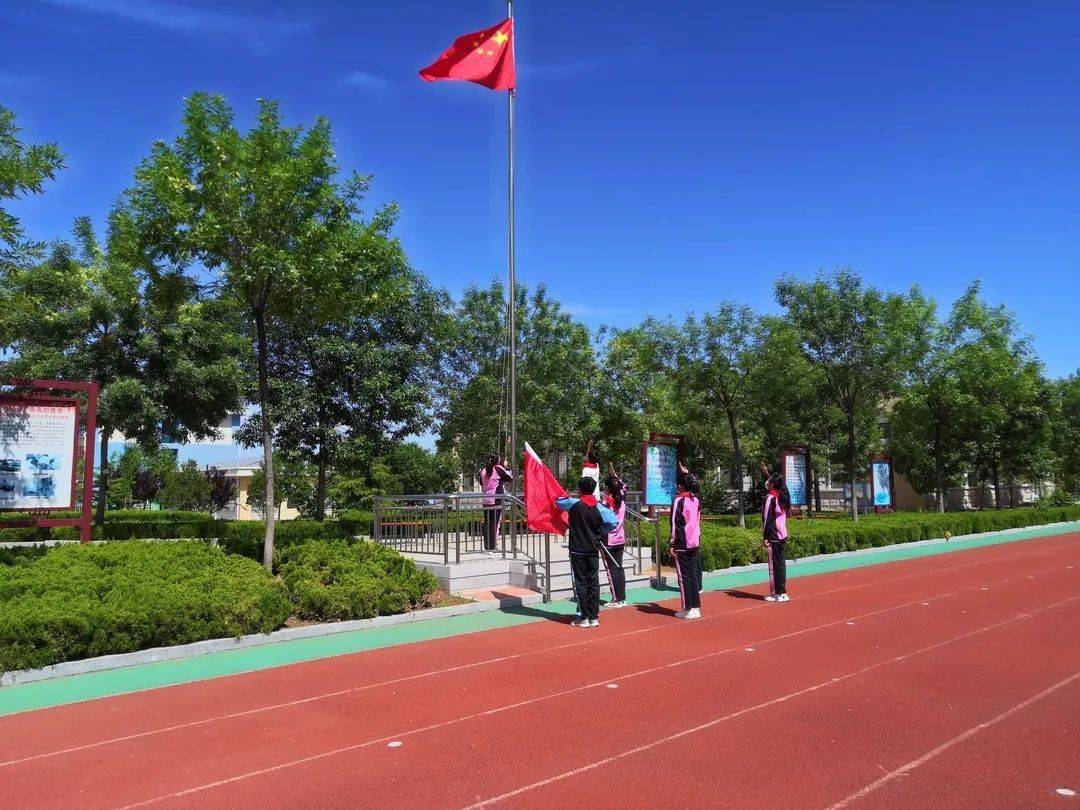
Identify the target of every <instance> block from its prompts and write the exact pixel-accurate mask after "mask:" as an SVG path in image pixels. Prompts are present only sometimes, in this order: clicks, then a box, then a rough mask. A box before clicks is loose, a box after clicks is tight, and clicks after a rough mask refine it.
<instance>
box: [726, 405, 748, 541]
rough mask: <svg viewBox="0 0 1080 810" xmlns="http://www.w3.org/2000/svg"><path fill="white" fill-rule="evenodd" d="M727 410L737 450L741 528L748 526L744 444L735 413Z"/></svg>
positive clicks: (729, 426)
mask: <svg viewBox="0 0 1080 810" xmlns="http://www.w3.org/2000/svg"><path fill="white" fill-rule="evenodd" d="M726 410H727V418H728V428H729V429H730V430H731V446H732V448H733V449H734V450H735V477H736V478H737V479H738V481H739V483H738V486H737V487H736V492H737V493H738V494H737V495H736V500H735V510H736V514H738V516H739V528H740V529H745V528H746V504H745V502H744V500H745V496H744V491H743V455H742V445H741V444H739V429H738V427H736V425H735V414H734V413H732V411H731V409H730V408H728V409H726Z"/></svg>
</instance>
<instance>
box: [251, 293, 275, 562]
mask: <svg viewBox="0 0 1080 810" xmlns="http://www.w3.org/2000/svg"><path fill="white" fill-rule="evenodd" d="M255 333H256V347H255V350H256V352H257V353H258V361H259V416H260V421H261V423H262V444H263V474H264V476H265V478H266V492H265V494H264V497H263V515H264V516H265V518H266V531H265V533H264V534H263V565H264V566H266V570H267V571H271V570H273V568H274V524H275V516H276V515H277V508H276V506H277V504H276V503H275V502H274V436H273V430H272V428H271V425H272V422H271V420H270V383H269V379H268V378H269V374H268V373H267V353H268V351H267V349H268V347H267V342H266V319H265V315H264V313H263V312H256V313H255Z"/></svg>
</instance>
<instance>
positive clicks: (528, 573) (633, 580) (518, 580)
mask: <svg viewBox="0 0 1080 810" xmlns="http://www.w3.org/2000/svg"><path fill="white" fill-rule="evenodd" d="M560 551H561V552H562V553H563V554H565V553H566V552H565V550H564V549H560ZM554 556H555V551H554V549H553V550H552V557H554ZM560 556H561V555H560ZM642 564H643V565H647V564H648V562H647V561H643V563H642ZM634 565H635V561H634V560H631V559H629V558H624V559H623V566H622V567H623V571H625V572H626V589H627V590H631V589H633V588H643V587H646V586H648V584H649V578H648V577H647V576H636V575H635V574H634ZM510 576H511V584H513V585H518V586H520V587H524V588H532V589H534V590H536V591H539V592H541V593H543V590H544V568H543V566H542V565H540V564H539V563H533V562H532V561H531V560H517V561H515V562H514V563H513V564H512V565H511V568H510ZM600 589H601V592H602V593H607V592H608V581H607V573H606V572H605V570H604V567H603V566H601V567H600ZM573 592H574V586H573V581H572V577H571V575H570V559H569V555H567V556H566V557H563V558H561V559H552V561H551V598H552V599H566V598H568V597H570V596H572V595H573Z"/></svg>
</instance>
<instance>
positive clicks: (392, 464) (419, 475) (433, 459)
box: [380, 442, 458, 495]
mask: <svg viewBox="0 0 1080 810" xmlns="http://www.w3.org/2000/svg"><path fill="white" fill-rule="evenodd" d="M380 461H381V463H383V464H384V465H385V466H386V467H387V468H388V469H389V470H391V471H392V472H393V475H394V476H395V477H396V478H397V480H398V481H400V482H401V489H402V494H412V495H423V494H427V493H438V492H449V491H451V490H452V489H453V488H454V485H455V484H456V483H457V473H458V470H457V464H456V462H455V460H454V458H453V457H452V456H448V455H444V454H438V453H433V452H431V451H430V450H428V449H426V448H424V447H421V446H420V445H418V444H414V443H413V442H403V443H400V444H397V445H395V446H394V447H393V449H391V450H390V452H388V453H387V454H386V455H384V456H383V457H382V458H381V459H380Z"/></svg>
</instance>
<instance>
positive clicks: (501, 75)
mask: <svg viewBox="0 0 1080 810" xmlns="http://www.w3.org/2000/svg"><path fill="white" fill-rule="evenodd" d="M420 78H422V79H423V80H424V81H428V82H438V81H447V80H450V81H462V82H475V83H476V84H482V85H484V87H490V88H491V89H492V90H513V89H514V88H515V87H516V86H517V83H516V80H515V76H514V21H513V20H512V19H507V20H503V21H502V22H501V23H499V24H498V25H494V26H492V27H491V28H485V29H484V30H483V31H477V32H476V33H475V34H465V35H464V36H460V37H458V38H457V39H455V40H454V44H453V45H451V46H450V47H449V48H447V49H446V51H445V52H444V53H443V55H442V56H440V57H439V58H438V59H437V60H435V63H434V64H433V65H428V66H427V67H426V68H424V69H423V70H421V71H420Z"/></svg>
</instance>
